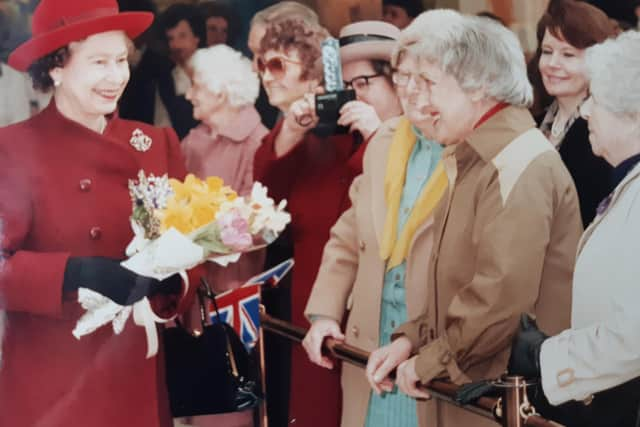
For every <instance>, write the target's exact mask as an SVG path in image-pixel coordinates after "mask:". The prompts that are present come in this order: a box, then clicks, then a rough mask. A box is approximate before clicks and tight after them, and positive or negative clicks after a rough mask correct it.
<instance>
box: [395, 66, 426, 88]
mask: <svg viewBox="0 0 640 427" xmlns="http://www.w3.org/2000/svg"><path fill="white" fill-rule="evenodd" d="M411 80H413V84H414V85H415V87H416V88H418V89H421V90H422V89H430V88H431V84H432V83H433V82H432V81H431V80H430V79H429V78H427V77H425V76H423V75H421V74H412V73H407V72H404V71H399V70H396V71H394V72H393V73H392V74H391V81H392V82H393V84H395V85H396V86H397V87H406V86H408V85H409V82H410V81H411Z"/></svg>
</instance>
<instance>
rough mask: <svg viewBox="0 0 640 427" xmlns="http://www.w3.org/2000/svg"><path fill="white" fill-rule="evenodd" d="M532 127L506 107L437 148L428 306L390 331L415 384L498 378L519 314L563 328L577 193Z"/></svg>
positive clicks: (523, 114)
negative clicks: (402, 339)
mask: <svg viewBox="0 0 640 427" xmlns="http://www.w3.org/2000/svg"><path fill="white" fill-rule="evenodd" d="M534 127H535V123H534V122H533V119H532V118H531V116H530V114H529V112H528V111H526V110H524V109H519V108H515V107H507V108H505V109H503V110H502V111H500V112H498V113H497V114H495V115H494V116H492V117H491V118H490V119H489V120H488V121H486V122H485V123H484V124H482V125H481V126H480V127H479V128H477V129H476V130H475V131H474V132H473V134H472V135H471V136H470V137H469V138H468V139H467V141H464V142H462V143H460V144H457V145H455V146H450V147H447V148H446V149H445V152H444V153H443V159H444V163H445V169H446V170H447V175H448V176H449V192H448V193H449V194H448V197H447V199H446V200H444V203H441V204H440V205H439V207H438V209H437V211H436V213H435V222H436V224H437V227H436V228H437V230H436V232H435V233H436V243H435V248H436V249H435V250H434V252H433V254H432V256H431V261H430V263H429V264H430V268H429V273H430V276H429V281H428V284H429V294H428V297H427V301H428V307H427V310H426V311H425V314H423V315H422V316H421V317H420V318H418V319H416V320H414V321H412V322H408V323H406V324H405V325H403V326H401V327H400V328H399V329H398V331H397V332H398V333H404V334H405V335H407V336H408V337H409V338H410V339H411V341H412V343H413V344H414V347H415V349H416V351H417V352H418V359H417V361H416V370H417V372H418V375H419V376H420V378H421V379H422V380H423V381H429V380H431V379H432V378H434V377H441V376H449V377H451V378H452V380H454V381H456V382H464V381H467V380H468V379H472V380H479V379H482V378H495V377H497V376H499V375H500V374H501V373H503V372H504V370H505V368H506V365H507V361H508V358H509V352H510V347H511V346H510V342H511V339H512V337H513V335H514V333H515V332H516V329H517V327H518V319H519V315H520V313H522V312H532V313H535V314H536V315H537V317H538V319H539V324H540V326H541V328H542V329H543V330H544V331H545V332H547V333H549V334H555V333H557V332H559V331H561V330H563V329H564V328H566V327H568V326H569V320H570V319H569V315H570V311H571V279H572V271H573V266H574V262H575V253H576V248H577V243H578V239H579V237H580V233H581V220H580V211H579V208H578V199H577V195H576V190H575V187H574V185H573V181H572V179H571V176H570V175H569V173H568V172H567V170H566V168H565V167H564V165H563V164H562V161H561V159H560V156H559V155H558V153H557V152H556V150H555V149H554V148H553V147H552V146H551V144H550V143H549V142H548V141H547V140H546V138H544V136H543V135H542V134H541V133H540V132H539V131H538V130H536V129H535V128H534Z"/></svg>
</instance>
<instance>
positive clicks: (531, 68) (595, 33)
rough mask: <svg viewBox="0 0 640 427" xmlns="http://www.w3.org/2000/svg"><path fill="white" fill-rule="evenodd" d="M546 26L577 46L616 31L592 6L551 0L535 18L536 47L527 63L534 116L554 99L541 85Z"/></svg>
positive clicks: (606, 18)
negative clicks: (540, 67) (536, 21)
mask: <svg viewBox="0 0 640 427" xmlns="http://www.w3.org/2000/svg"><path fill="white" fill-rule="evenodd" d="M547 30H549V32H550V33H551V34H552V35H553V36H554V37H556V38H558V39H561V40H566V42H567V43H569V44H570V45H571V46H573V47H575V48H576V49H586V48H588V47H591V46H593V45H595V44H597V43H601V42H603V41H605V40H606V39H608V38H610V37H614V36H615V35H617V32H618V30H617V29H616V28H615V25H614V24H613V21H612V20H610V19H609V17H608V16H607V15H606V14H605V13H604V12H603V11H601V10H600V9H598V8H597V7H595V6H592V5H590V4H588V3H584V2H581V1H576V0H551V2H550V3H549V7H548V9H547V11H546V12H545V14H544V15H542V18H540V21H539V22H538V28H537V31H536V37H537V39H538V48H537V49H536V53H535V55H534V56H533V58H532V59H531V61H529V64H528V65H527V70H528V73H529V80H530V81H531V84H532V86H533V95H534V101H533V107H532V108H531V111H532V113H533V114H534V115H536V116H538V115H541V114H543V113H544V110H545V109H546V108H547V107H548V106H549V105H550V104H551V103H552V102H553V97H552V96H551V95H549V93H547V90H546V89H545V87H544V84H543V82H542V76H541V74H540V69H539V66H538V63H539V62H540V56H541V55H542V39H543V38H544V34H545V32H546V31H547Z"/></svg>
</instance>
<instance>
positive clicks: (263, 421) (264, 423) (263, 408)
mask: <svg viewBox="0 0 640 427" xmlns="http://www.w3.org/2000/svg"><path fill="white" fill-rule="evenodd" d="M265 313H266V310H265V308H264V305H262V304H260V314H261V315H263V314H265ZM259 329H260V332H259V334H260V338H258V339H259V340H260V342H259V344H258V346H259V349H260V382H261V383H262V403H261V405H260V412H261V414H260V427H269V415H268V414H267V380H266V368H265V360H264V334H263V328H262V327H260V328H259Z"/></svg>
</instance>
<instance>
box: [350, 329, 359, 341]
mask: <svg viewBox="0 0 640 427" xmlns="http://www.w3.org/2000/svg"><path fill="white" fill-rule="evenodd" d="M351 332H352V333H353V336H354V337H356V338H358V337H359V336H360V329H358V327H357V326H353V327H352V328H351Z"/></svg>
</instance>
